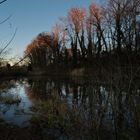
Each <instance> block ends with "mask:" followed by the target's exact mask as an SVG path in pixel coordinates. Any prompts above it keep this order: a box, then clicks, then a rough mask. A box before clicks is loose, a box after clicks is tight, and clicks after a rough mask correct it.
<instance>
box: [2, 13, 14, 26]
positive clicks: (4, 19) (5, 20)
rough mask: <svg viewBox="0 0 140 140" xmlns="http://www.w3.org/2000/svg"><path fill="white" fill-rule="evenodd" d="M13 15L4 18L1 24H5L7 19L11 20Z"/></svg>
mask: <svg viewBox="0 0 140 140" xmlns="http://www.w3.org/2000/svg"><path fill="white" fill-rule="evenodd" d="M11 17H12V15H10V16H8V17H7V18H6V19H4V20H3V21H1V22H0V24H3V23H4V22H6V21H7V20H9V19H10V18H11Z"/></svg>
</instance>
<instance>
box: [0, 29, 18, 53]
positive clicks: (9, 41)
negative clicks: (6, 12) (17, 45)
mask: <svg viewBox="0 0 140 140" xmlns="http://www.w3.org/2000/svg"><path fill="white" fill-rule="evenodd" d="M16 32H17V28H16V29H15V32H14V34H13V36H12V38H11V39H10V41H9V42H8V43H7V44H6V46H5V47H4V48H3V49H2V50H1V51H0V55H1V54H2V53H3V51H4V50H5V49H6V48H7V47H8V46H9V45H10V43H11V42H12V41H13V39H14V38H15V35H16Z"/></svg>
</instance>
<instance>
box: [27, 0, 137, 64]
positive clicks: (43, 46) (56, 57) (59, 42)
mask: <svg viewBox="0 0 140 140" xmlns="http://www.w3.org/2000/svg"><path fill="white" fill-rule="evenodd" d="M139 10H140V0H123V1H122V0H108V1H107V2H106V3H104V5H100V6H99V5H97V4H95V3H93V2H92V3H91V4H90V5H89V7H88V8H79V7H73V8H71V9H69V11H68V13H67V16H66V17H62V18H60V19H59V22H58V23H56V24H55V25H54V26H53V27H52V31H51V32H50V33H48V32H43V33H40V34H39V35H38V36H37V37H36V38H35V39H33V40H32V41H31V43H30V44H28V46H27V47H26V50H25V55H26V56H27V57H28V60H29V62H30V63H31V64H32V65H34V66H39V67H44V66H48V65H51V64H55V65H59V64H60V65H61V64H67V65H71V66H74V67H75V66H77V65H80V64H87V63H89V64H91V63H92V62H94V60H95V59H96V60H100V59H102V58H104V57H106V58H107V57H109V56H113V57H114V56H115V58H119V59H120V60H121V57H122V56H137V55H139V54H140V16H139V15H140V11H139Z"/></svg>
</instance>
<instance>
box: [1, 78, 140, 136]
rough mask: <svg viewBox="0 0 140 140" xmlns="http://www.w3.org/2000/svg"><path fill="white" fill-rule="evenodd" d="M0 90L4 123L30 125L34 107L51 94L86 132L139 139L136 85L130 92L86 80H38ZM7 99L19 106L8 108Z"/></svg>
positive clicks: (139, 103) (14, 82)
mask: <svg viewBox="0 0 140 140" xmlns="http://www.w3.org/2000/svg"><path fill="white" fill-rule="evenodd" d="M0 87H1V90H0V118H2V119H3V120H5V121H6V122H7V123H10V124H14V125H18V126H20V127H25V126H28V125H30V119H31V118H32V117H33V116H35V115H36V114H37V111H34V109H33V107H34V106H36V105H37V104H38V102H43V101H45V100H49V98H50V97H51V95H52V94H53V95H57V97H59V98H60V100H61V101H62V102H65V103H66V104H65V105H66V106H67V107H68V108H69V110H74V111H75V112H76V113H77V114H78V115H79V116H80V118H82V120H83V124H82V125H83V126H88V127H87V128H90V129H89V131H92V130H93V131H97V130H101V131H100V132H101V133H104V135H106V139H107V138H110V137H112V135H113V136H114V138H113V139H118V138H117V137H121V138H122V139H137V138H139V137H140V135H139V132H140V90H139V88H138V87H139V85H137V88H134V89H133V88H130V86H129V85H128V87H129V88H128V87H127V85H125V86H124V85H123V86H120V85H119V87H118V85H117V84H110V83H108V82H107V83H101V82H95V81H94V80H93V79H87V78H86V79H76V78H75V79H66V78H44V77H43V78H42V77H40V78H39V77H38V78H28V79H27V78H26V79H18V80H6V81H2V82H1V83H0ZM135 87H136V85H135ZM128 89H129V90H128ZM9 97H10V98H9ZM7 98H9V99H13V98H14V99H18V100H19V102H15V103H13V104H8V103H7V102H4V100H7ZM110 132H111V133H110ZM90 134H91V135H92V132H90ZM97 137H98V136H97ZM97 139H98V138H97Z"/></svg>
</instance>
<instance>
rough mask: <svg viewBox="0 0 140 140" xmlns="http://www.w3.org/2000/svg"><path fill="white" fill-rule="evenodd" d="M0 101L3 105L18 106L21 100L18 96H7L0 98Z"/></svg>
mask: <svg viewBox="0 0 140 140" xmlns="http://www.w3.org/2000/svg"><path fill="white" fill-rule="evenodd" d="M0 101H1V102H2V103H4V104H9V105H12V104H19V103H20V102H21V98H20V97H19V96H18V95H16V96H15V95H12V94H7V95H4V96H2V97H1V99H0Z"/></svg>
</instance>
